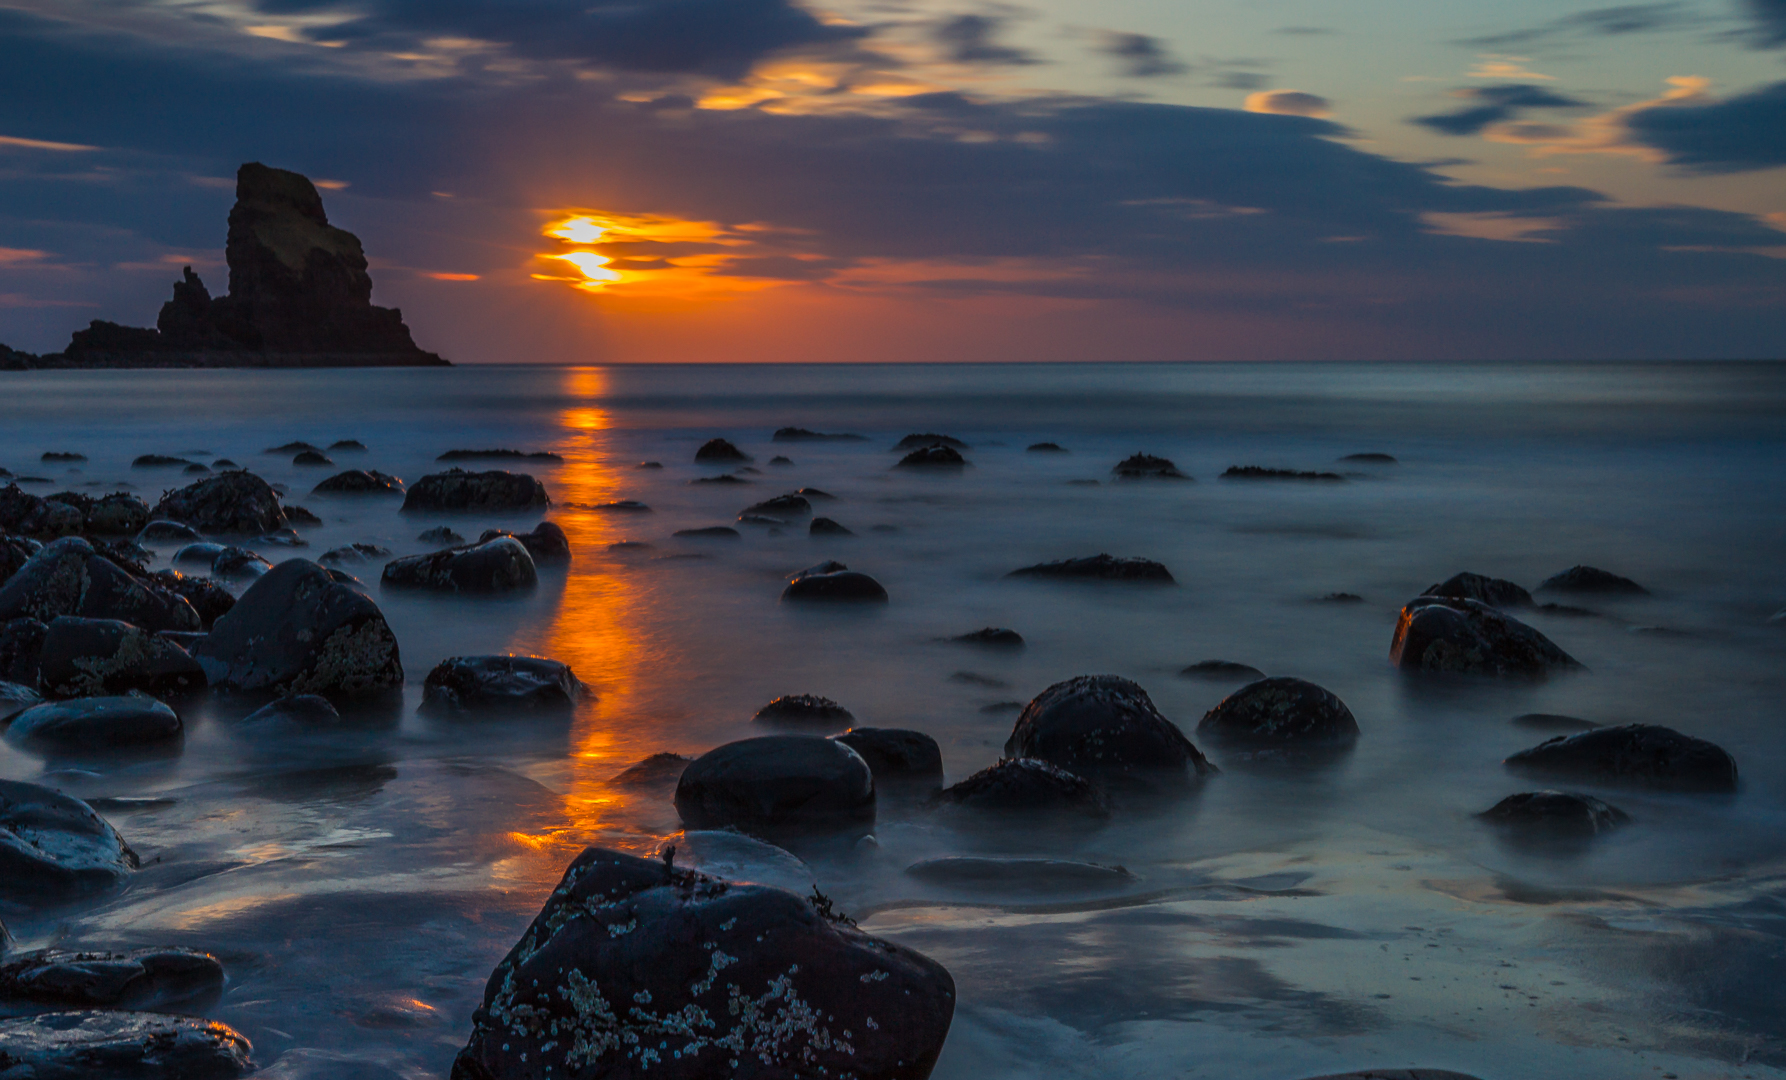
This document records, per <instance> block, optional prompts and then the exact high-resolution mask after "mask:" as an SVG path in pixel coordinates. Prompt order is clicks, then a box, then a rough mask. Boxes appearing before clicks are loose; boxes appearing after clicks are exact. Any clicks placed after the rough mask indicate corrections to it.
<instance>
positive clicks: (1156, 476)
mask: <svg viewBox="0 0 1786 1080" xmlns="http://www.w3.org/2000/svg"><path fill="white" fill-rule="evenodd" d="M1110 471H1111V472H1112V473H1114V474H1115V475H1117V476H1119V477H1121V478H1122V479H1124V480H1189V479H1190V477H1188V476H1186V475H1185V474H1184V473H1181V472H1179V471H1178V466H1176V465H1174V464H1172V462H1171V461H1170V460H1168V459H1166V458H1163V457H1155V456H1154V455H1152V454H1131V455H1129V456H1128V457H1126V458H1123V459H1122V460H1121V461H1119V462H1117V463H1116V467H1115V468H1113V469H1111V470H1110Z"/></svg>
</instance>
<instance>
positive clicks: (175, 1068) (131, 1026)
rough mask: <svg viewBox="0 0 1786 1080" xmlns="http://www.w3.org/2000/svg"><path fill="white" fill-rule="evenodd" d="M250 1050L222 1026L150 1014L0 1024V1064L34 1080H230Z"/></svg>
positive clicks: (44, 1017)
mask: <svg viewBox="0 0 1786 1080" xmlns="http://www.w3.org/2000/svg"><path fill="white" fill-rule="evenodd" d="M253 1051H254V1047H253V1046H252V1045H251V1044H250V1043H249V1042H248V1040H247V1039H246V1038H243V1037H242V1036H241V1035H240V1034H238V1033H237V1032H236V1031H235V1029H233V1028H231V1027H229V1026H228V1025H227V1024H220V1023H218V1022H216V1021H215V1020H202V1019H199V1018H197V1017H189V1016H165V1015H162V1014H160V1013H148V1012H114V1011H110V1010H93V1011H86V1012H54V1013H41V1014H39V1015H37V1016H30V1017H24V1018H22V1019H18V1020H5V1021H0V1060H4V1061H7V1062H8V1063H11V1068H9V1069H8V1072H9V1073H11V1072H12V1071H13V1070H15V1069H16V1070H18V1075H19V1076H21V1077H30V1078H31V1080H95V1078H97V1077H102V1076H103V1077H120V1078H122V1077H128V1078H129V1080H233V1078H234V1077H238V1076H246V1075H248V1074H249V1073H251V1072H253V1071H254V1062H253V1059H252V1056H251V1055H252V1054H253Z"/></svg>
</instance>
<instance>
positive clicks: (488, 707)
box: [422, 656, 584, 715]
mask: <svg viewBox="0 0 1786 1080" xmlns="http://www.w3.org/2000/svg"><path fill="white" fill-rule="evenodd" d="M583 694H584V687H583V684H582V683H581V682H579V681H577V676H576V675H575V674H574V673H573V672H572V671H571V669H570V667H569V666H568V665H566V664H561V663H559V662H558V661H556V660H546V659H542V658H540V657H537V656H453V657H448V658H447V659H445V660H442V661H441V662H440V663H439V664H436V665H435V666H434V670H433V671H430V672H429V673H428V678H427V680H426V681H424V682H423V683H422V710H423V711H424V712H430V713H435V714H437V715H449V714H463V713H510V714H512V713H568V712H570V711H571V710H572V709H574V708H576V705H577V702H578V701H579V700H581V699H582V697H583Z"/></svg>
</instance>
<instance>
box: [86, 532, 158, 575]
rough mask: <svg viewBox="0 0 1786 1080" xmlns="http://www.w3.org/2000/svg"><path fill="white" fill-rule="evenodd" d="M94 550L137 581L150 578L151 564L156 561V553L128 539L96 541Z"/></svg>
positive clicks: (93, 542)
mask: <svg viewBox="0 0 1786 1080" xmlns="http://www.w3.org/2000/svg"><path fill="white" fill-rule="evenodd" d="M91 543H92V544H93V550H94V551H95V552H97V553H98V554H100V555H103V556H104V557H106V558H108V559H110V560H112V562H114V563H116V564H117V566H118V569H120V570H122V571H124V572H125V573H127V574H129V575H130V576H131V577H133V578H136V579H137V580H139V581H140V580H142V579H143V578H146V577H148V576H149V564H150V563H151V562H154V561H155V553H154V552H153V551H150V550H149V549H148V548H146V547H144V546H143V545H141V544H139V543H137V542H136V541H135V540H132V539H130V538H128V537H120V538H117V539H112V540H94V541H91Z"/></svg>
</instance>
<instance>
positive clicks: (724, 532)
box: [670, 525, 744, 540]
mask: <svg viewBox="0 0 1786 1080" xmlns="http://www.w3.org/2000/svg"><path fill="white" fill-rule="evenodd" d="M670 535H671V536H680V537H682V538H683V539H684V540H742V539H744V535H743V534H742V533H740V532H739V531H738V530H737V529H734V528H732V527H731V526H730V525H709V526H707V527H706V528H704V529H677V530H676V531H675V532H673V533H671V534H670Z"/></svg>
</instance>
